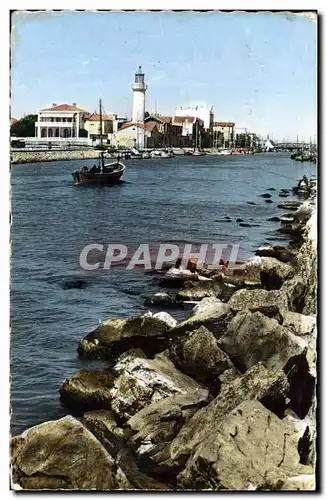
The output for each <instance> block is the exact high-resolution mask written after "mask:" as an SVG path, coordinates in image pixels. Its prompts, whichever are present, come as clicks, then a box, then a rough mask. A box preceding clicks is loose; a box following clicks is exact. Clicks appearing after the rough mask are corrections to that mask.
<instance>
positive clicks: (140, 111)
mask: <svg viewBox="0 0 327 500" xmlns="http://www.w3.org/2000/svg"><path fill="white" fill-rule="evenodd" d="M132 89H133V115H132V121H133V122H134V123H135V122H142V123H143V122H144V113H145V91H146V89H147V85H146V84H145V82H144V73H142V66H139V69H138V71H137V72H136V73H135V82H134V83H133V85H132Z"/></svg>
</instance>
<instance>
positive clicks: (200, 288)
mask: <svg viewBox="0 0 327 500" xmlns="http://www.w3.org/2000/svg"><path fill="white" fill-rule="evenodd" d="M233 292H234V289H233V288H232V287H230V286H228V285H226V284H225V283H224V280H223V279H222V278H221V277H220V275H218V276H216V277H215V278H214V279H212V280H207V281H198V282H190V281H188V282H186V283H185V284H184V286H183V288H182V290H180V291H179V292H178V293H177V295H176V298H177V299H178V300H202V299H204V298H207V297H216V298H219V299H228V298H229V297H231V296H232V294H233Z"/></svg>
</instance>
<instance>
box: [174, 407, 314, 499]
mask: <svg viewBox="0 0 327 500" xmlns="http://www.w3.org/2000/svg"><path fill="white" fill-rule="evenodd" d="M213 428H214V429H213V430H214V432H213V430H212V431H211V432H210V434H208V435H207V437H206V439H205V440H204V442H203V443H201V444H200V446H199V447H198V448H197V450H196V451H195V453H193V455H192V456H191V458H190V459H189V460H188V462H187V464H186V467H185V468H184V470H183V471H182V472H181V473H180V474H179V476H178V483H177V484H178V485H180V486H182V487H186V488H195V489H212V490H234V491H242V490H248V489H256V488H257V487H258V486H259V485H260V484H261V483H262V482H263V481H264V479H265V477H266V475H267V472H269V471H271V470H275V471H276V472H277V473H278V472H281V473H284V472H286V474H288V475H289V474H290V473H291V474H292V473H293V474H294V475H295V474H301V473H303V472H304V471H305V472H308V471H310V472H312V469H311V468H308V467H305V466H302V465H301V464H299V454H298V450H297V442H298V436H297V432H296V430H295V429H294V428H293V426H292V425H291V424H290V423H289V422H286V421H283V420H280V419H279V418H278V417H276V415H274V414H273V413H271V412H270V411H269V410H267V409H266V408H265V407H264V406H263V405H262V404H261V403H259V402H258V401H245V402H243V403H241V404H240V405H239V406H237V407H236V408H235V409H234V410H232V411H231V412H230V413H229V414H228V417H227V418H226V419H224V421H222V422H220V425H219V428H216V426H215V425H214V423H213Z"/></svg>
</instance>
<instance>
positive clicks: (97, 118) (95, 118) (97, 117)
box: [88, 113, 115, 122]
mask: <svg viewBox="0 0 327 500" xmlns="http://www.w3.org/2000/svg"><path fill="white" fill-rule="evenodd" d="M114 118H115V115H114V114H112V115H102V120H104V121H106V120H113V119H114ZM88 120H90V121H94V122H99V121H100V115H99V114H97V113H92V114H91V115H90V116H89V117H88Z"/></svg>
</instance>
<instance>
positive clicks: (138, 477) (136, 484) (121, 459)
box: [116, 447, 173, 491]
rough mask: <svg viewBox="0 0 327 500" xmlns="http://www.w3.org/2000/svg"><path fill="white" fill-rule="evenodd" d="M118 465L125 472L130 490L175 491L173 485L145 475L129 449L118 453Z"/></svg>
mask: <svg viewBox="0 0 327 500" xmlns="http://www.w3.org/2000/svg"><path fill="white" fill-rule="evenodd" d="M116 464H117V466H118V467H119V468H120V469H121V470H122V471H123V473H124V476H125V477H126V479H127V480H128V483H129V484H130V485H131V488H130V489H134V490H135V489H136V490H142V491H167V490H172V489H173V487H172V486H171V485H168V484H165V483H162V482H161V481H158V480H157V479H154V478H153V477H151V476H148V475H147V474H144V472H142V471H141V470H140V468H139V467H138V465H137V462H136V457H135V455H134V453H133V452H132V450H131V449H130V448H128V447H127V448H123V449H121V450H120V451H119V452H118V454H117V457H116Z"/></svg>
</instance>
